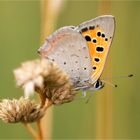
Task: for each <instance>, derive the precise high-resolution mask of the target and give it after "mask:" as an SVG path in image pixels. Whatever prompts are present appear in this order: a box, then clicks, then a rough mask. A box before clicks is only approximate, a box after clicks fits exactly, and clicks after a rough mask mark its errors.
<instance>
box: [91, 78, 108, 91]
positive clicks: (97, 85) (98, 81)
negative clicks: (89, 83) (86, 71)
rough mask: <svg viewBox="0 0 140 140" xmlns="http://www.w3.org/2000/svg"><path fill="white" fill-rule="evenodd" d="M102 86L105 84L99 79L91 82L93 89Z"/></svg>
mask: <svg viewBox="0 0 140 140" xmlns="http://www.w3.org/2000/svg"><path fill="white" fill-rule="evenodd" d="M104 86H105V84H104V83H103V82H102V81H101V80H100V79H98V80H97V81H96V82H95V83H94V84H93V88H94V90H99V89H102V88H103V87H104Z"/></svg>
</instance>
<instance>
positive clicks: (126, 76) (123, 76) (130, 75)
mask: <svg viewBox="0 0 140 140" xmlns="http://www.w3.org/2000/svg"><path fill="white" fill-rule="evenodd" d="M133 76H134V74H129V75H121V76H113V77H112V78H113V79H114V78H130V77H133ZM104 79H111V77H106V78H104Z"/></svg>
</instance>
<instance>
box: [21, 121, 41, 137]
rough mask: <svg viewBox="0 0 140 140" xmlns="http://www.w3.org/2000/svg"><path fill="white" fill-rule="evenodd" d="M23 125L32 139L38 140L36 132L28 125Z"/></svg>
mask: <svg viewBox="0 0 140 140" xmlns="http://www.w3.org/2000/svg"><path fill="white" fill-rule="evenodd" d="M23 125H24V126H25V128H26V129H27V130H28V132H29V133H30V134H31V135H32V136H33V137H34V139H35V140H40V139H39V138H38V136H37V133H36V131H35V130H34V129H33V128H32V127H31V125H30V124H29V123H23Z"/></svg>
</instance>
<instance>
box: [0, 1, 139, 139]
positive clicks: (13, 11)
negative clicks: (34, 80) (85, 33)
mask: <svg viewBox="0 0 140 140" xmlns="http://www.w3.org/2000/svg"><path fill="white" fill-rule="evenodd" d="M64 2H65V3H64V5H63V9H62V10H61V13H60V15H59V17H58V20H57V24H56V23H55V24H56V27H55V29H57V28H59V27H62V26H66V25H78V24H79V23H81V22H83V21H86V20H89V19H92V18H95V17H96V16H99V15H101V14H112V15H114V16H115V17H116V22H117V23H116V32H115V37H114V40H113V44H112V47H111V50H110V54H109V61H110V62H109V63H111V64H109V65H107V66H106V69H109V70H110V69H111V74H108V75H111V76H113V77H115V76H121V75H127V74H130V73H133V74H134V75H135V77H133V78H131V79H129V78H124V79H121V78H113V80H112V81H113V83H115V84H118V88H113V89H112V87H110V86H108V85H106V87H105V88H104V89H103V90H101V91H98V92H96V93H95V94H94V96H93V98H92V99H91V100H90V102H89V103H88V104H85V101H84V100H79V101H74V102H72V103H69V104H64V105H62V106H58V107H57V106H56V107H54V109H53V122H52V139H140V87H139V82H140V81H139V75H140V74H139V71H140V64H139V60H140V55H139V51H140V47H139V43H138V41H139V38H140V37H139V36H140V27H139V25H140V2H139V1H113V0H112V1H104V2H102V1H94V0H89V1H88V0H87V1H86V0H81V1H80V0H77V1H76V0H68V1H66V0H64ZM106 2H107V3H106ZM108 4H109V7H110V9H109V10H108V7H106V6H108ZM100 5H102V6H100ZM106 9H107V12H104V11H106ZM40 36H41V4H40V1H39V0H34V1H33V0H31V1H30V0H26V1H13V0H11V1H0V48H1V51H0V88H1V94H0V99H3V98H14V97H15V98H18V97H20V96H21V95H22V91H21V89H17V88H16V86H15V81H14V77H13V73H12V72H13V69H15V68H16V67H18V66H19V65H20V63H21V62H23V61H27V60H30V59H35V58H39V56H38V55H37V49H38V48H39V46H40V40H41V37H40ZM106 88H107V89H108V91H109V92H110V93H109V95H108V96H110V97H111V102H110V100H109V102H108V105H109V106H110V107H109V109H110V108H111V110H109V111H110V112H111V114H112V115H111V120H110V121H108V122H105V123H104V121H106V120H108V119H106V116H107V115H106V110H104V108H99V107H98V106H99V105H100V104H102V103H103V102H102V100H100V98H102V97H103V96H104V95H105V94H108V93H106V92H104V91H106ZM101 96H102V97H101ZM99 100H100V101H99ZM105 100H106V99H105ZM103 105H104V103H103ZM109 111H107V112H109ZM97 112H98V114H101V115H102V116H100V115H97ZM103 112H104V113H103ZM98 117H99V118H100V117H101V118H103V121H101V122H100V119H99V118H98ZM104 118H105V119H104ZM98 125H100V126H102V127H103V128H104V129H103V130H102V131H105V132H103V133H102V132H101V133H100V132H97V131H100V130H97V129H98ZM108 125H111V131H110V133H111V134H110V135H109V136H107V137H106V136H105V133H106V129H107V128H108ZM97 133H99V134H97ZM100 134H101V135H100ZM102 134H103V135H102ZM0 139H2V140H3V139H31V137H30V135H29V134H28V132H27V131H26V130H25V129H24V127H23V126H22V125H21V124H4V123H3V122H1V121H0Z"/></svg>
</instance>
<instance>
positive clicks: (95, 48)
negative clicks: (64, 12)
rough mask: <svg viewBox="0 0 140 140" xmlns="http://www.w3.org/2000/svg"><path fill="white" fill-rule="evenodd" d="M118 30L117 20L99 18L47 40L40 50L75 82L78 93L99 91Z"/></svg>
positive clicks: (41, 53) (109, 16)
mask: <svg viewBox="0 0 140 140" xmlns="http://www.w3.org/2000/svg"><path fill="white" fill-rule="evenodd" d="M114 30H115V18H114V17H113V16H111V15H104V16H99V17H97V18H95V19H92V20H89V21H86V22H84V23H82V24H80V25H79V26H66V27H62V28H60V29H58V30H57V31H55V32H54V33H53V34H52V35H50V36H49V37H47V39H46V41H45V43H44V44H43V46H41V47H40V48H39V50H38V52H39V53H40V55H41V56H42V57H45V58H46V59H50V60H52V61H55V62H56V63H57V64H58V65H59V66H60V67H61V68H62V69H63V70H65V71H66V72H67V73H68V74H69V75H70V78H71V82H72V84H73V86H74V87H75V90H83V91H86V90H97V89H101V88H102V87H103V86H104V84H103V83H102V81H101V80H100V76H101V74H102V72H103V69H104V65H105V62H106V59H107V55H108V52H109V49H110V45H111V42H112V39H113V35H114Z"/></svg>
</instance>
